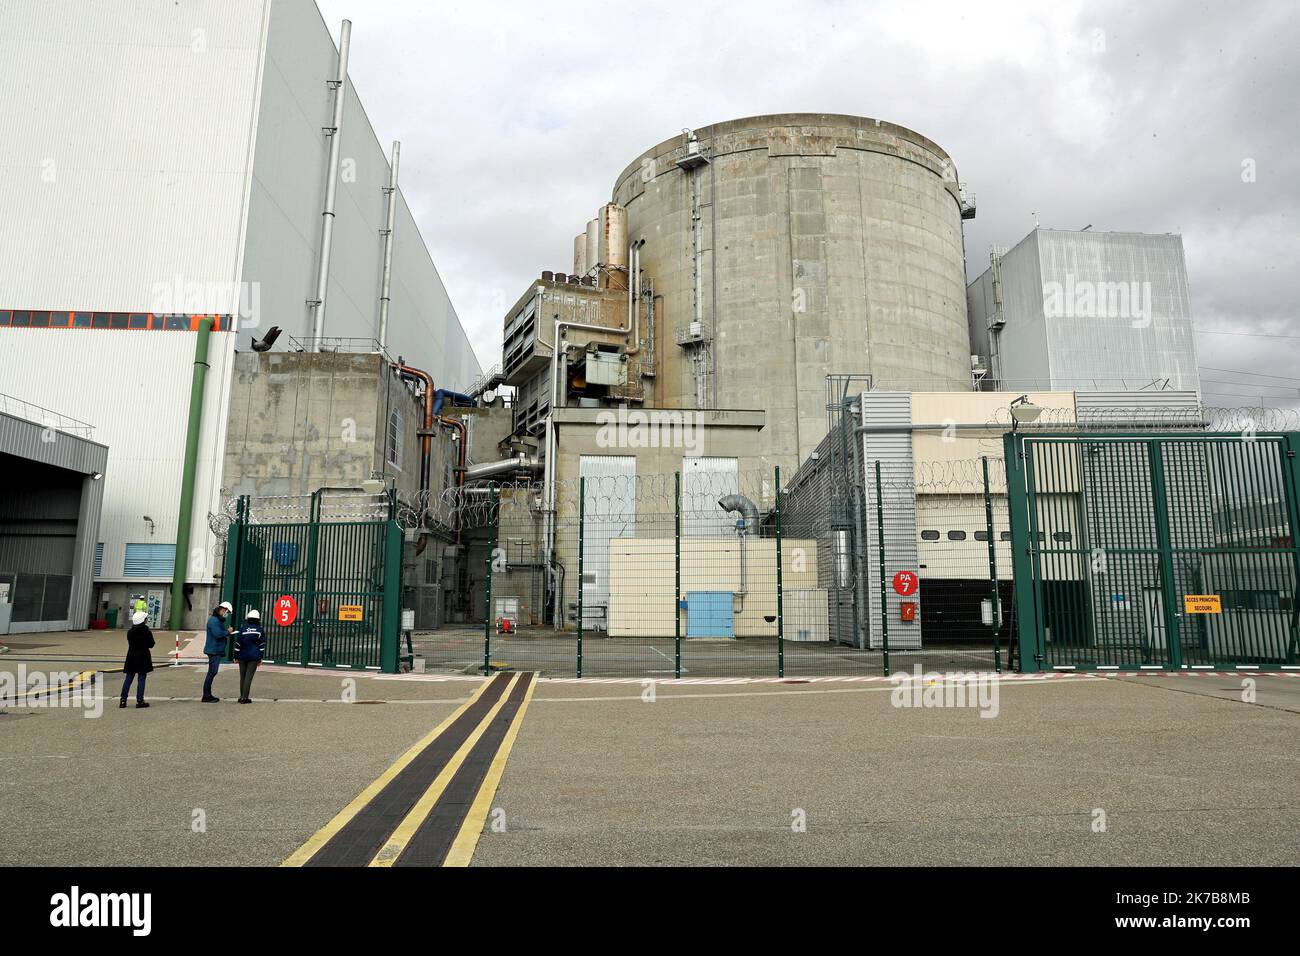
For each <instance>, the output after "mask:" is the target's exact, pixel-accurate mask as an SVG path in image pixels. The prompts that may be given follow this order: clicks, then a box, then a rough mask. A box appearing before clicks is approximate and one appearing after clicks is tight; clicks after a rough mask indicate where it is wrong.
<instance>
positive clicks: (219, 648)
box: [203, 601, 234, 704]
mask: <svg viewBox="0 0 1300 956" xmlns="http://www.w3.org/2000/svg"><path fill="white" fill-rule="evenodd" d="M233 610H234V608H233V607H231V606H230V602H229V601H222V602H221V603H220V604H218V605H217V606H216V607H214V608H213V609H212V616H211V617H210V618H208V639H207V642H206V643H205V644H204V645H203V653H204V654H207V655H208V676H207V678H206V679H205V680H204V681H203V703H205V704H215V703H218V702H219V701H220V700H221V698H220V697H214V696H212V679H213V678H214V677H216V676H217V671H218V670H220V669H221V662H222V661H223V660H224V659H225V657H226V641H227V640H228V639H229V637H230V634H231V631H230V628H228V627H226V615H227V614H229V613H230V612H231V611H233Z"/></svg>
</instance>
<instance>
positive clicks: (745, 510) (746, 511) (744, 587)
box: [718, 495, 758, 606]
mask: <svg viewBox="0 0 1300 956" xmlns="http://www.w3.org/2000/svg"><path fill="white" fill-rule="evenodd" d="M718 507H719V508H721V509H722V510H723V511H726V512H729V513H730V512H735V513H738V514H739V515H740V516H741V517H742V519H743V520H742V521H738V522H737V523H736V537H738V538H739V539H740V589H739V590H737V591H736V596H737V597H739V598H740V599H741V603H742V606H743V604H744V599H745V595H746V594H748V593H749V560H748V556H747V554H746V548H745V539H746V538H748V537H749V536H750V535H751V534H758V506H757V505H755V504H754V502H752V501H750V500H749V499H748V498H746V497H745V496H744V495H725V496H724V497H722V498H721V499H719V501H718Z"/></svg>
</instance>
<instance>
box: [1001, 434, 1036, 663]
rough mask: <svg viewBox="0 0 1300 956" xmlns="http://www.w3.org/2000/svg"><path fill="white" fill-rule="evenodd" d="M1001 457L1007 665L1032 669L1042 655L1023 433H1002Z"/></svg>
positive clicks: (1029, 493) (1029, 494)
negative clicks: (1008, 585) (1008, 605)
mask: <svg viewBox="0 0 1300 956" xmlns="http://www.w3.org/2000/svg"><path fill="white" fill-rule="evenodd" d="M1002 460H1003V464H1004V465H1005V467H1006V470H1007V523H1008V524H1009V525H1010V527H1011V571H1012V581H1013V582H1014V590H1013V591H1012V594H1013V595H1014V598H1013V599H1014V601H1015V607H1016V614H1015V622H1016V626H1015V633H1014V634H1012V635H1011V641H1010V647H1009V650H1008V653H1007V666H1008V667H1010V668H1011V669H1012V670H1017V666H1016V663H1015V662H1016V658H1017V655H1018V656H1019V660H1020V664H1019V667H1018V669H1019V671H1020V672H1021V673H1026V672H1027V673H1035V672H1037V671H1041V670H1042V669H1043V656H1042V654H1041V653H1039V647H1040V646H1041V645H1040V643H1039V634H1040V631H1041V629H1042V621H1040V620H1039V618H1038V604H1037V601H1036V595H1035V580H1036V578H1037V576H1038V567H1037V566H1036V564H1037V561H1038V559H1037V558H1036V557H1035V555H1034V553H1033V550H1032V547H1033V546H1032V544H1031V543H1030V537H1029V508H1030V501H1031V489H1030V487H1029V484H1028V479H1027V476H1026V474H1025V468H1026V463H1027V462H1028V454H1027V452H1026V451H1025V443H1024V436H1023V435H1017V434H1016V433H1015V432H1007V433H1006V434H1004V435H1003V436H1002Z"/></svg>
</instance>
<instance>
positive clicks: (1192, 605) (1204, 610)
mask: <svg viewBox="0 0 1300 956" xmlns="http://www.w3.org/2000/svg"><path fill="white" fill-rule="evenodd" d="M1183 611H1184V613H1186V614H1222V613H1223V600H1222V599H1221V598H1220V596H1219V595H1217V594H1184V595H1183Z"/></svg>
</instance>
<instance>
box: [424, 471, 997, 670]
mask: <svg viewBox="0 0 1300 956" xmlns="http://www.w3.org/2000/svg"><path fill="white" fill-rule="evenodd" d="M960 464H961V465H962V467H960V468H954V469H950V472H951V473H945V474H943V475H940V476H938V477H936V478H934V479H933V480H927V481H924V482H922V483H919V484H918V482H917V480H916V478H915V476H914V475H913V473H912V471H911V468H910V466H909V468H908V469H907V472H906V474H902V473H901V472H899V473H891V474H889V476H888V477H882V476H880V475H879V474H878V473H879V471H880V469H878V468H876V467H875V466H876V463H875V462H865V463H861V471H855V473H854V474H853V475H850V474H847V473H846V474H840V473H838V472H837V473H836V474H835V475H834V476H831V475H830V474H829V473H827V472H818V473H817V474H816V475H813V476H811V477H810V476H809V475H807V474H805V476H804V478H803V479H801V480H794V481H790V480H787V478H786V476H784V475H783V474H782V473H781V472H780V471H779V470H777V469H770V470H769V469H763V470H761V471H758V470H755V471H743V470H742V471H736V470H730V471H727V470H717V471H710V470H709V469H708V468H707V467H692V468H691V470H684V471H681V472H670V473H667V474H649V475H647V474H641V475H634V474H617V473H616V472H617V470H618V468H619V467H620V466H619V465H618V464H617V463H611V462H597V463H594V464H593V468H592V469H591V470H592V471H593V472H595V471H599V470H600V469H604V472H603V473H599V474H595V473H593V474H587V475H583V476H581V477H576V478H573V479H571V480H567V481H561V482H559V483H558V484H559V487H558V489H557V492H556V495H555V501H556V508H555V515H554V519H553V522H548V520H547V515H546V513H545V511H544V510H543V503H544V502H545V500H546V498H547V495H546V494H545V490H544V488H543V487H542V486H541V485H540V484H533V483H527V482H525V483H518V484H513V483H512V484H505V485H490V486H487V487H484V488H481V489H478V490H477V491H474V492H473V493H469V492H465V493H460V495H459V497H458V499H457V501H456V508H457V510H458V512H459V513H460V514H461V516H462V518H463V520H464V522H465V528H466V537H467V540H468V542H469V544H468V546H467V554H468V556H469V557H468V563H469V567H470V568H471V569H472V570H473V580H472V581H470V582H469V584H468V588H469V590H470V592H471V593H472V594H473V595H474V600H473V607H474V610H475V614H474V616H473V619H472V620H467V621H461V622H456V621H449V622H446V623H444V624H443V625H442V626H441V627H438V628H437V629H431V630H423V631H420V632H418V633H417V634H416V635H415V638H414V648H415V654H416V655H417V656H418V657H420V658H422V659H423V663H424V666H425V667H426V668H428V669H429V670H430V671H441V672H456V671H459V672H463V673H483V672H485V671H491V670H497V669H503V668H510V669H517V670H534V671H538V672H540V673H541V674H543V675H545V676H548V677H557V678H563V677H570V678H576V677H626V678H649V679H665V678H681V679H687V680H689V679H693V678H709V679H716V678H719V677H722V678H726V677H746V678H752V677H767V678H775V679H794V680H797V679H800V678H805V677H860V676H887V675H888V674H889V673H890V672H891V670H906V671H908V672H911V671H912V670H913V669H914V668H915V667H918V666H919V667H921V668H922V669H923V670H924V671H926V672H930V671H935V670H961V671H992V670H1000V669H1002V667H1003V658H1002V656H1001V653H1000V644H999V640H1000V639H999V631H1000V629H1001V628H1003V627H1004V626H1006V623H1007V622H1006V621H1005V620H1004V615H1003V613H1002V610H1001V607H1000V605H1002V604H1007V603H1009V601H1010V565H1011V562H1010V557H1009V547H1010V545H1009V540H1007V539H1005V538H1003V537H1002V536H1003V535H1007V534H1009V532H1008V531H1007V530H1006V529H1007V523H1006V505H1005V494H1004V493H1003V492H1002V488H1001V486H1000V485H999V486H998V488H996V489H992V490H991V489H990V486H989V483H988V481H987V480H986V478H985V476H983V474H982V471H981V468H982V465H983V463H982V462H981V461H980V460H978V459H976V460H973V461H963V462H961V463H960ZM1000 465H1001V462H1000V459H998V461H997V467H996V469H995V470H996V474H997V475H998V476H999V480H1000V476H1001V475H1002V469H1001V467H1000ZM894 471H895V472H897V469H894ZM841 481H842V482H843V483H844V484H843V485H841V484H839V482H841ZM868 486H870V487H868ZM733 496H735V497H737V498H740V499H745V500H746V501H747V502H748V504H750V505H752V506H753V509H752V511H748V512H738V511H734V510H728V508H727V507H724V504H723V502H724V500H725V499H729V498H732V497H733ZM918 501H919V502H920V513H921V514H922V515H923V518H924V521H925V522H926V525H925V527H926V529H928V528H929V527H930V525H931V524H933V525H934V527H935V528H938V529H941V530H942V534H940V533H939V531H935V532H931V531H929V530H923V531H920V532H918V528H917V525H916V522H917V520H918V519H917V518H916V513H917V508H918V504H917V503H918ZM735 504H736V502H735V501H729V502H728V505H735ZM904 506H905V507H904ZM747 507H748V505H746V508H747ZM866 510H869V511H870V515H868V514H866ZM932 536H933V540H931V537H932ZM918 538H919V539H920V540H918ZM993 541H998V542H1000V543H999V544H998V545H997V548H998V549H999V551H1000V560H1001V567H1000V568H999V566H998V563H997V562H998V560H999V556H998V555H995V553H994V548H993V547H992V546H991V545H992V542H993ZM918 558H919V563H918ZM909 571H910V572H912V579H913V584H912V587H911V589H910V590H906V589H905V590H904V591H899V590H897V587H898V582H897V581H896V577H897V576H898V575H899V574H900V572H909ZM918 579H919V590H918V588H917V580H918Z"/></svg>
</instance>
